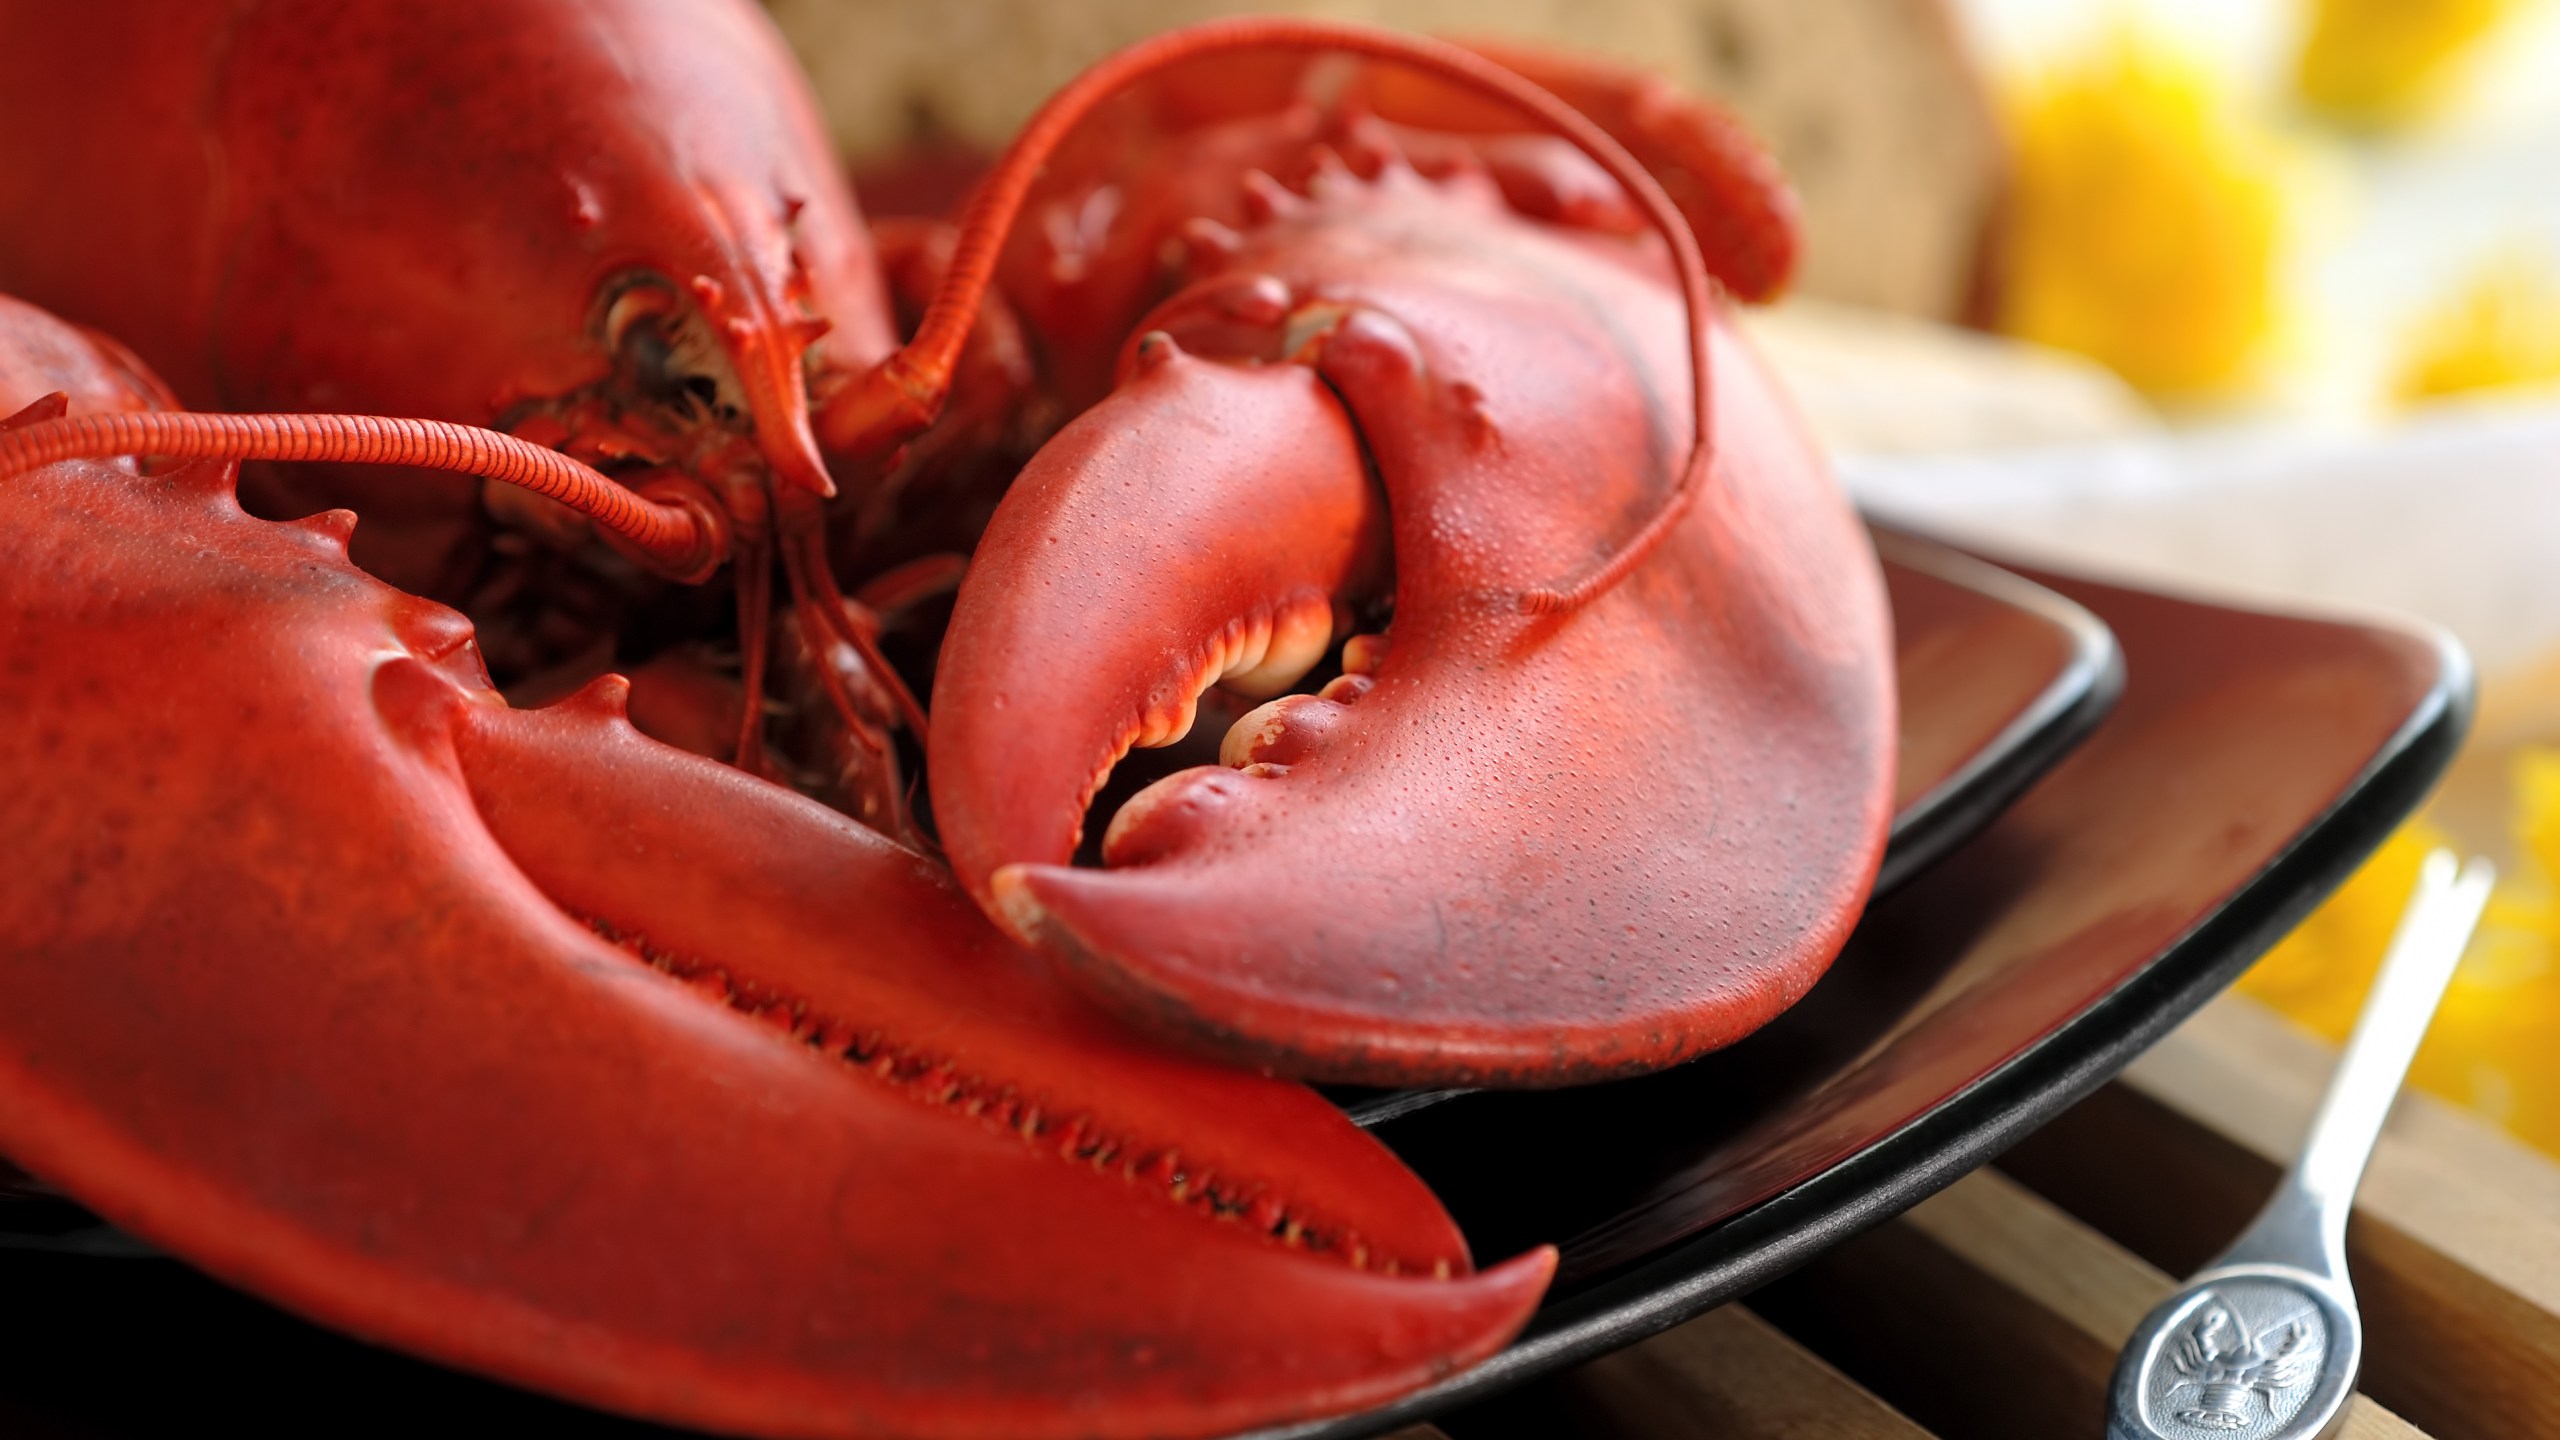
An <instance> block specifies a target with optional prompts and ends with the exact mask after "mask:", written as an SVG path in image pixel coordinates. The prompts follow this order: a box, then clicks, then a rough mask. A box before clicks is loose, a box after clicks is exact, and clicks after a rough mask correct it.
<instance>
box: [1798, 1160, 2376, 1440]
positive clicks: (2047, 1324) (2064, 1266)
mask: <svg viewBox="0 0 2560 1440" xmlns="http://www.w3.org/2000/svg"><path fill="white" fill-rule="evenodd" d="M2172 1288H2174V1282H2172V1281H2171V1279H2170V1278H2169V1277H2168V1276H2167V1275H2166V1274H2164V1273H2163V1272H2161V1271H2159V1270H2157V1269H2155V1268H2153V1267H2152V1266H2150V1265H2147V1264H2145V1263H2143V1262H2142V1261H2141V1260H2139V1259H2137V1258H2135V1257H2134V1256H2132V1255H2130V1254H2128V1253H2126V1252H2125V1251H2124V1250H2122V1249H2120V1248H2118V1247H2117V1246H2115V1245H2114V1244H2112V1243H2111V1242H2109V1241H2108V1240H2107V1239H2106V1238H2105V1237H2104V1236H2102V1235H2100V1234H2098V1233H2097V1232H2096V1231H2094V1230H2092V1229H2090V1228H2089V1227H2088V1226H2086V1225H2083V1224H2081V1223H2080V1222H2079V1221H2077V1220H2074V1219H2073V1218H2071V1217H2070V1216H2069V1215H2066V1214H2064V1213H2063V1212H2062V1211H2061V1210H2059V1209H2057V1208H2055V1207H2054V1206H2053V1205H2051V1204H2049V1203H2047V1202H2046V1201H2044V1200H2042V1199H2040V1198H2038V1197H2037V1196H2035V1195H2034V1194H2032V1193H2030V1192H2029V1191H2028V1190H2026V1189H2025V1187H2023V1186H2020V1185H2018V1184H2016V1183H2015V1182H2013V1181H2011V1180H2009V1179H2008V1178H2007V1177H2005V1176H2002V1175H2000V1174H1998V1173H1996V1172H1992V1171H1983V1172H1980V1173H1977V1174H1975V1175H1972V1176H1969V1177H1967V1178H1966V1179H1964V1180H1961V1181H1959V1182H1957V1183H1956V1184H1955V1185H1954V1186H1952V1187H1950V1188H1949V1189H1948V1190H1947V1191H1945V1192H1944V1193H1942V1194H1940V1195H1939V1196H1937V1197H1936V1198H1934V1199H1932V1200H1930V1201H1928V1202H1927V1203H1926V1204H1923V1205H1921V1206H1920V1207H1919V1208H1917V1209H1915V1210H1913V1211H1912V1212H1911V1213H1910V1214H1908V1215H1906V1216H1904V1217H1903V1218H1901V1219H1900V1220H1897V1221H1894V1222H1893V1223H1892V1224H1889V1225H1886V1226H1884V1227H1883V1228H1881V1229H1879V1230H1876V1231H1874V1232H1873V1233H1871V1234H1869V1235H1866V1236H1864V1237H1862V1238H1860V1239H1858V1240H1856V1241H1853V1242H1851V1243H1850V1244H1848V1245H1846V1246H1843V1247H1841V1248H1840V1249H1838V1250H1835V1251H1833V1252H1831V1253H1830V1254H1829V1255H1826V1256H1824V1257H1823V1258H1822V1259H1820V1260H1818V1261H1816V1262H1815V1263H1814V1264H1813V1265H1811V1266H1809V1267H1807V1268H1806V1269H1805V1270H1804V1271H1802V1272H1800V1273H1799V1274H1798V1275H1797V1276H1795V1277H1793V1278H1791V1279H1789V1280H1786V1281H1784V1282H1781V1283H1780V1284H1779V1285H1778V1286H1775V1287H1773V1288H1772V1289H1771V1290H1769V1291H1767V1292H1764V1294H1763V1296H1762V1297H1761V1298H1760V1299H1758V1300H1756V1301H1755V1304H1758V1305H1761V1306H1763V1307H1764V1308H1766V1309H1767V1310H1768V1311H1769V1313H1770V1314H1771V1315H1772V1316H1773V1317H1775V1318H1777V1319H1779V1321H1780V1323H1781V1324H1782V1325H1784V1326H1785V1327H1786V1328H1787V1329H1788V1330H1790V1332H1792V1333H1794V1334H1796V1335H1797V1336H1798V1338H1800V1339H1803V1340H1805V1341H1806V1342H1807V1343H1808V1344H1810V1345H1811V1346H1812V1347H1813V1348H1814V1349H1815V1350H1817V1351H1819V1352H1821V1353H1822V1354H1824V1355H1825V1356H1826V1357H1828V1358H1830V1359H1832V1360H1834V1361H1836V1362H1838V1363H1839V1364H1840V1365H1841V1367H1842V1368H1843V1369H1845V1370H1847V1371H1848V1372H1849V1373H1850V1374H1851V1375H1853V1376H1855V1377H1857V1378H1858V1379H1860V1380H1862V1381H1865V1382H1866V1383H1868V1384H1869V1385H1871V1386H1873V1387H1874V1388H1875V1389H1876V1390H1877V1391H1878V1392H1879V1393H1880V1394H1882V1395H1883V1396H1884V1397H1885V1398H1887V1399H1888V1400H1891V1401H1893V1402H1894V1403H1896V1404H1898V1405H1900V1406H1901V1407H1902V1409H1903V1410H1904V1411H1905V1412H1906V1413H1908V1414H1910V1415H1912V1416H1913V1417H1914V1418H1915V1419H1917V1420H1919V1421H1920V1422H1921V1423H1923V1424H1925V1425H1927V1426H1929V1427H1930V1428H1931V1429H1932V1430H1934V1431H1936V1432H1937V1433H1938V1434H1940V1435H1943V1436H1946V1437H1947V1440H2010V1437H2015V1436H2024V1435H2057V1436H2059V1435H2083V1434H2095V1433H2097V1432H2098V1431H2099V1430H2100V1429H2102V1428H2103V1425H2104V1419H2103V1417H2104V1413H2105V1412H2104V1407H2105V1402H2106V1391H2107V1381H2108V1379H2109V1377H2110V1376H2111V1375H2112V1374H2113V1372H2114V1369H2115V1357H2116V1352H2117V1351H2118V1350H2119V1349H2120V1348H2122V1346H2123V1344H2124V1341H2125V1339H2126V1337H2127V1336H2129V1335H2131V1334H2132V1332H2133V1327H2134V1325H2135V1324H2136V1323H2138V1322H2139V1321H2140V1320H2141V1318H2142V1317H2143V1315H2145V1314H2146V1313H2148V1312H2149V1310H2150V1308H2151V1307H2152V1306H2153V1305H2155V1304H2157V1303H2159V1301H2160V1300H2161V1299H2162V1298H2163V1297H2164V1296H2166V1295H2167V1294H2168V1293H2169V1292H2170V1290H2171V1289H2172ZM2345 1433H2346V1434H2348V1435H2352V1436H2356V1437H2358V1440H2418V1437H2420V1436H2421V1432H2420V1431H2418V1430H2417V1429H2416V1428H2415V1427H2412V1426H2410V1425H2409V1424H2407V1423H2406V1422H2404V1421H2402V1420H2400V1419H2399V1418H2397V1417H2396V1416H2394V1415H2392V1414H2391V1412H2389V1411H2388V1410H2386V1409H2384V1408H2383V1407H2382V1406H2380V1405H2378V1404H2375V1403H2373V1402H2371V1401H2369V1400H2366V1399H2364V1398H2362V1397H2359V1398H2358V1399H2357V1400H2356V1402H2355V1407H2354V1409H2353V1411H2352V1412H2351V1413H2350V1415H2349V1426H2348V1429H2347V1430H2346V1431H2345Z"/></svg>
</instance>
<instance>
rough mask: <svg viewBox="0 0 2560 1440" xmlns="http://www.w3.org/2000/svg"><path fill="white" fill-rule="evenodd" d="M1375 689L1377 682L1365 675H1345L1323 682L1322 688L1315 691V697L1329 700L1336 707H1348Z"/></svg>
mask: <svg viewBox="0 0 2560 1440" xmlns="http://www.w3.org/2000/svg"><path fill="white" fill-rule="evenodd" d="M1377 688H1378V682H1377V681H1375V680H1372V679H1370V678H1369V677H1368V676H1366V675H1353V674H1348V673H1345V674H1341V675H1336V676H1334V677H1333V678H1332V679H1330V680H1327V681H1326V682H1324V688H1323V689H1321V690H1319V691H1317V692H1316V695H1317V697H1318V698H1319V699H1324V700H1330V701H1332V702H1333V703H1335V704H1336V705H1348V704H1350V703H1351V702H1352V701H1354V700H1357V699H1359V698H1360V697H1361V696H1363V695H1366V694H1368V693H1369V692H1370V691H1372V690H1375V689H1377Z"/></svg>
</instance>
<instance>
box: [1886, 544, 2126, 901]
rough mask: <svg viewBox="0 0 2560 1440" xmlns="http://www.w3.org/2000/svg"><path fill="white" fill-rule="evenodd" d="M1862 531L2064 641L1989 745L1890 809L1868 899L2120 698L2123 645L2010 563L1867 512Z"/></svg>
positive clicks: (1960, 831)
mask: <svg viewBox="0 0 2560 1440" xmlns="http://www.w3.org/2000/svg"><path fill="white" fill-rule="evenodd" d="M1867 533H1868V535H1869V537H1870V538H1872V539H1873V540H1874V542H1875V547H1876V556H1877V558H1878V559H1879V560H1889V561H1891V562H1892V563H1894V564H1897V565H1900V566H1902V567H1904V568H1905V569H1909V570H1917V571H1919V572H1921V573H1922V574H1925V575H1929V576H1933V577H1935V578H1937V579H1940V580H1944V581H1946V582H1948V583H1949V584H1953V585H1959V586H1962V587H1964V588H1965V589H1968V590H1972V591H1975V592H1976V593H1978V594H1983V595H1988V596H1990V597H1991V598H1993V599H1995V600H1997V601H1999V602H2001V603H2002V604H2005V605H2008V606H2010V607H2011V608H2013V609H2017V610H2024V611H2027V612H2029V613H2030V614H2033V615H2036V616H2038V617H2040V618H2042V619H2044V620H2045V621H2047V622H2048V623H2050V624H2052V625H2054V626H2055V627H2056V628H2058V629H2060V630H2061V631H2062V632H2063V634H2064V635H2065V636H2067V637H2068V638H2069V643H2070V646H2071V654H2070V658H2068V659H2067V660H2065V661H2064V662H2063V664H2062V666H2061V668H2059V669H2058V670H2056V671H2055V672H2054V675H2053V678H2052V679H2051V680H2050V681H2048V682H2047V683H2046V685H2045V687H2044V689H2043V690H2041V691H2039V692H2037V694H2036V697H2035V698H2034V699H2033V700H2030V701H2028V702H2027V704H2026V706H2025V708H2023V709H2021V710H2020V711H2019V712H2018V713H2017V714H2016V715H2015V716H2012V717H2011V718H2010V721H2009V723H2008V724H2006V725H2004V726H2002V727H2001V728H2000V731H1999V733H1998V734H1996V735H1994V736H1993V737H1992V738H1991V740H1990V742H1989V743H1988V744H1985V745H1984V746H1983V747H1982V748H1980V749H1978V750H1976V751H1974V752H1973V753H1972V754H1971V755H1968V756H1966V757H1965V761H1964V763H1963V764H1962V765H1959V766H1957V767H1956V768H1955V770H1954V771H1952V772H1951V773H1949V774H1948V775H1947V776H1946V777H1945V778H1943V779H1941V780H1940V781H1939V782H1938V783H1937V784H1935V785H1933V786H1931V787H1929V788H1928V789H1927V790H1925V791H1923V792H1921V794H1920V795H1919V797H1918V798H1917V799H1915V800H1913V801H1912V802H1911V803H1910V804H1909V805H1907V806H1904V807H1903V808H1902V810H1901V811H1900V813H1898V814H1896V815H1895V816H1894V818H1893V832H1892V835H1891V836H1890V838H1889V839H1888V840H1887V842H1886V847H1885V855H1884V863H1883V864H1882V865H1881V866H1879V867H1878V869H1877V871H1876V883H1875V890H1874V892H1873V893H1872V894H1871V895H1870V896H1869V897H1868V903H1869V904H1873V903H1874V902H1875V901H1876V900H1878V899H1881V898H1882V897H1884V896H1886V895H1888V894H1891V893H1892V892H1893V891H1895V890H1897V889H1900V888H1901V887H1902V885H1903V884H1904V882H1906V881H1908V880H1910V879H1911V878H1912V877H1913V876H1915V875H1917V874H1919V873H1920V872H1921V871H1923V870H1926V869H1927V868H1928V867H1929V866H1931V865H1933V864H1935V863H1937V862H1938V861H1939V860H1940V859H1943V858H1944V857H1945V856H1946V854H1947V852H1948V851H1950V850H1953V849H1955V848H1956V847H1957V846H1958V845H1960V844H1962V843H1964V842H1965V841H1966V840H1969V839H1971V838H1973V836H1974V835H1975V834H1977V833H1978V832H1980V831H1981V830H1982V829H1983V828H1984V827H1985V826H1988V825H1989V824H1990V823H1991V822H1992V821H1994V820H1996V819H1998V818H1999V817H2000V814H2001V812H2002V811H2004V810H2007V809H2008V808H2009V805H2010V803H2011V802H2012V801H2014V800H2016V799H2017V798H2018V797H2019V796H2020V795H2021V794H2023V793H2025V791H2026V789H2027V787H2028V786H2030V785H2033V784H2034V783H2035V782H2036V781H2038V780H2040V779H2042V778H2043V777H2044V774H2045V772H2046V771H2048V770H2051V769H2052V768H2053V767H2054V766H2055V765H2057V764H2060V763H2061V761H2062V758H2063V757H2064V756H2066V755H2068V754H2070V753H2071V752H2072V751H2073V750H2075V749H2077V748H2078V747H2079V745H2080V742H2081V741H2083V740H2086V739H2088V738H2089V736H2090V734H2091V732H2093V731H2095V730H2096V729H2097V728H2098V726H2099V724H2100V723H2101V722H2102V721H2104V720H2105V719H2106V718H2107V716H2108V715H2109V714H2111V713H2113V712H2114V710H2115V706H2116V702H2117V701H2118V700H2120V699H2122V698H2123V696H2124V649H2123V647H2122V646H2120V645H2118V644H2117V643H2116V633H2115V631H2113V630H2111V629H2109V628H2108V627H2107V624H2106V622H2105V621H2103V620H2100V619H2099V618H2098V617H2097V614H2096V612H2094V611H2092V610H2090V609H2089V608H2088V607H2087V606H2085V605H2082V604H2081V603H2079V602H2078V601H2076V600H2073V599H2072V598H2071V597H2069V596H2067V595H2064V594H2063V593H2062V592H2061V591H2059V590H2055V589H2053V588H2051V587H2050V586H2046V585H2040V584H2038V583H2036V582H2035V581H2033V580H2030V579H2028V578H2027V577H2026V576H2024V575H2022V574H2019V573H2018V572H2017V571H2015V570H2012V569H2008V568H2005V567H2003V566H2000V565H1995V564H1993V563H1992V562H1990V561H1988V560H1985V559H1982V558H1981V557H1979V556H1976V555H1971V554H1967V553H1966V552H1964V551H1962V550H1959V549H1957V548H1956V547H1955V546H1953V545H1949V544H1947V543H1946V542H1944V541H1941V540H1935V539H1932V538H1930V537H1928V536H1926V535H1922V534H1919V533H1917V532H1914V531H1911V530H1906V529H1903V528H1901V527H1899V526H1896V525H1893V524H1891V523H1890V522H1887V521H1882V520H1878V519H1876V518H1874V517H1872V516H1869V517H1867Z"/></svg>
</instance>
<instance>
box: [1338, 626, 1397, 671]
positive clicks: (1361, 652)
mask: <svg viewBox="0 0 2560 1440" xmlns="http://www.w3.org/2000/svg"><path fill="white" fill-rule="evenodd" d="M1386 658H1387V637H1386V636H1384V635H1354V636H1352V637H1351V638H1350V639H1348V640H1345V641H1343V642H1342V673H1343V674H1345V675H1375V674H1377V673H1378V667H1379V666H1380V665H1382V664H1384V663H1386Z"/></svg>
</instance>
